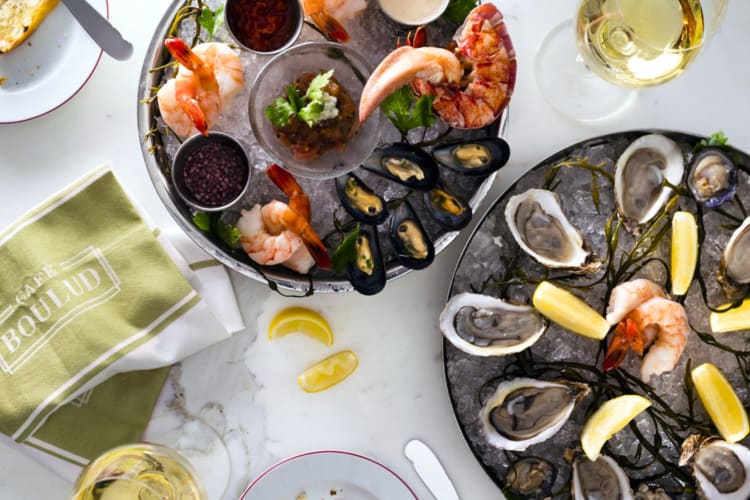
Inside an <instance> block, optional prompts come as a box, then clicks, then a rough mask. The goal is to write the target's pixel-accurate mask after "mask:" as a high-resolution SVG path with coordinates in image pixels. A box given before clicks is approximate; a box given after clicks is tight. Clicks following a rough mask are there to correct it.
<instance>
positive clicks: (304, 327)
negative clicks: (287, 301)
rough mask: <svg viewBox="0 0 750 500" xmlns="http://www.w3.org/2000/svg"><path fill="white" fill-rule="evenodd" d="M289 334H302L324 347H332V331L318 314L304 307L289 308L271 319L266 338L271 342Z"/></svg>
mask: <svg viewBox="0 0 750 500" xmlns="http://www.w3.org/2000/svg"><path fill="white" fill-rule="evenodd" d="M290 333H303V334H305V335H307V336H308V337H311V338H314V339H315V340H319V341H320V342H322V343H324V344H325V345H333V330H331V325H329V324H328V321H326V319H325V318H324V317H323V316H321V315H320V314H319V313H318V312H316V311H313V310H312V309H308V308H306V307H289V308H287V309H284V310H282V311H279V313H277V314H276V316H274V317H273V319H272V320H271V324H270V325H269V326H268V338H269V339H270V340H273V339H275V338H278V337H283V336H285V335H289V334H290Z"/></svg>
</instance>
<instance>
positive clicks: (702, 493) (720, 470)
mask: <svg viewBox="0 0 750 500" xmlns="http://www.w3.org/2000/svg"><path fill="white" fill-rule="evenodd" d="M687 464H691V465H692V467H693V476H694V477H695V483H696V486H697V489H698V496H699V497H700V498H703V499H714V498H722V499H725V500H746V499H748V498H750V450H749V449H747V447H745V446H743V445H741V444H737V443H727V442H726V441H722V440H721V439H718V438H706V437H703V436H699V435H697V434H693V435H691V436H689V437H688V438H687V439H686V440H685V442H684V443H683V444H682V454H681V455H680V466H684V465H687Z"/></svg>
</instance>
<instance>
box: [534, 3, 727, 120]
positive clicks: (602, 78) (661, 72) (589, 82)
mask: <svg viewBox="0 0 750 500" xmlns="http://www.w3.org/2000/svg"><path fill="white" fill-rule="evenodd" d="M727 1H728V0H583V1H582V2H581V3H580V4H579V8H578V11H577V16H576V19H575V21H566V22H564V23H562V24H561V25H559V26H557V27H556V28H554V29H553V30H552V31H551V32H550V33H549V34H548V35H547V37H546V38H545V39H544V41H543V42H542V44H541V46H540V47H539V51H538V53H537V59H536V80H537V83H538V84H539V88H540V90H541V92H542V95H543V96H544V98H545V99H546V100H547V102H549V103H550V104H551V105H552V107H554V108H555V109H556V110H557V111H559V112H560V113H561V114H563V115H564V116H566V117H568V118H572V119H574V120H580V121H592V120H599V119H602V118H608V117H610V116H613V115H615V114H616V113H618V112H619V111H620V110H622V109H624V108H625V107H626V106H627V105H628V103H629V102H632V100H633V98H634V97H635V93H634V91H633V89H638V88H643V87H650V86H654V85H660V84H663V83H665V82H667V81H669V80H671V79H673V78H675V77H677V76H678V75H680V74H681V73H682V72H683V71H684V70H685V68H686V67H687V66H688V64H689V63H690V62H691V61H693V60H694V59H695V57H696V55H697V54H698V52H700V50H701V49H702V48H703V47H704V46H705V45H706V44H707V42H708V40H709V39H710V38H711V36H712V35H713V34H714V33H715V31H716V29H717V28H718V26H719V24H720V22H721V19H722V18H723V15H724V11H725V10H726V6H727ZM612 84H614V85H612Z"/></svg>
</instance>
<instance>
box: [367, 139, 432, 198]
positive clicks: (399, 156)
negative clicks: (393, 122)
mask: <svg viewBox="0 0 750 500" xmlns="http://www.w3.org/2000/svg"><path fill="white" fill-rule="evenodd" d="M362 168H364V169H365V170H368V171H370V172H372V173H374V174H377V175H380V176H382V177H385V178H386V179H390V180H392V181H394V182H397V183H399V184H402V185H404V186H407V187H410V188H412V189H420V190H426V189H431V188H433V187H434V186H435V184H436V183H437V181H438V177H439V175H440V172H439V171H438V166H437V163H435V160H433V159H432V156H430V155H429V154H427V153H426V152H424V151H423V150H421V149H419V148H417V147H414V146H412V145H411V144H407V143H403V142H400V143H396V144H392V145H390V146H387V147H384V148H379V149H376V150H375V152H373V154H371V155H370V157H369V158H368V159H367V160H365V162H364V163H363V164H362Z"/></svg>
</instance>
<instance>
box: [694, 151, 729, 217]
mask: <svg viewBox="0 0 750 500" xmlns="http://www.w3.org/2000/svg"><path fill="white" fill-rule="evenodd" d="M687 184H688V187H689V188H690V191H691V192H692V193H693V196H694V197H695V199H696V200H697V201H698V203H701V204H703V206H705V207H706V208H714V207H718V206H719V205H721V204H722V203H724V202H725V201H728V200H730V199H732V196H734V193H735V191H736V190H737V166H736V165H735V164H734V162H733V161H732V159H731V158H729V156H728V155H727V153H726V152H725V151H724V150H722V149H720V148H714V147H707V148H703V149H701V150H700V151H698V152H697V153H696V154H695V156H693V159H692V160H691V161H690V171H689V173H688V178H687Z"/></svg>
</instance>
